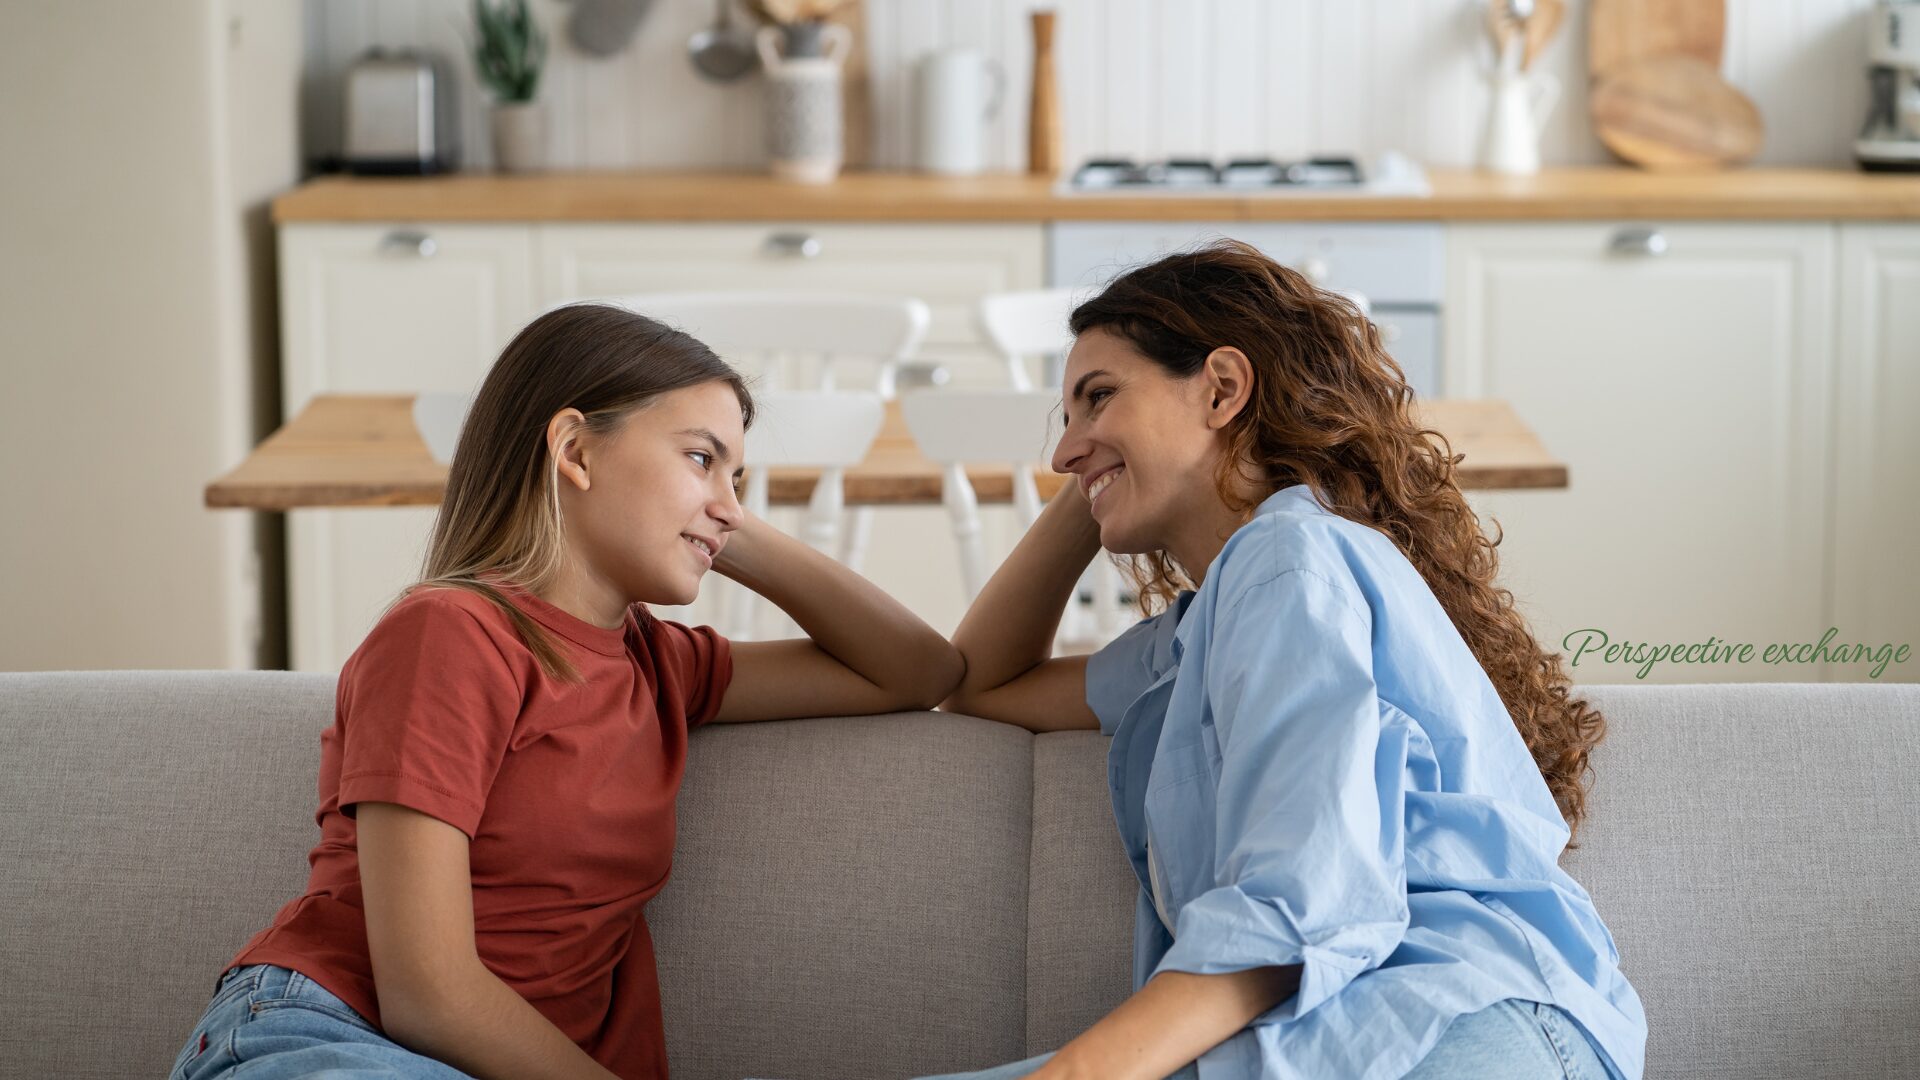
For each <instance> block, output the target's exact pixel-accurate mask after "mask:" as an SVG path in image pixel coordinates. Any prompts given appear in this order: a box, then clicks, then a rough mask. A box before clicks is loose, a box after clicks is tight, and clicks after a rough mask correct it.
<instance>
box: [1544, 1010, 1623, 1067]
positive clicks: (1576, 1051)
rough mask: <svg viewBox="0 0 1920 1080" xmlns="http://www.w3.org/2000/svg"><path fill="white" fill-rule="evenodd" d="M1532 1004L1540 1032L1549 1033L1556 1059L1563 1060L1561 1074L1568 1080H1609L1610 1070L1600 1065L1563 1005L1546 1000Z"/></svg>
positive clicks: (1584, 1036)
mask: <svg viewBox="0 0 1920 1080" xmlns="http://www.w3.org/2000/svg"><path fill="white" fill-rule="evenodd" d="M1531 1004H1532V1006H1533V1015H1534V1016H1535V1018H1537V1019H1538V1020H1539V1021H1540V1030H1541V1031H1543V1032H1545V1033H1546V1036H1547V1042H1548V1044H1549V1045H1551V1046H1552V1047H1553V1053H1554V1056H1555V1057H1557V1058H1559V1059H1560V1071H1561V1073H1562V1074H1563V1075H1564V1076H1565V1077H1566V1078H1567V1080H1606V1076H1607V1074H1606V1070H1605V1068H1604V1066H1599V1065H1598V1055H1596V1054H1595V1053H1594V1050H1593V1046H1592V1044H1591V1043H1589V1042H1588V1041H1587V1037H1586V1035H1584V1034H1582V1033H1581V1031H1580V1029H1579V1028H1578V1027H1576V1026H1575V1025H1574V1023H1573V1021H1572V1019H1570V1018H1569V1017H1568V1016H1567V1014H1566V1012H1565V1011H1563V1010H1562V1009H1560V1007H1559V1006H1556V1005H1549V1004H1547V1003H1546V1002H1543V1001H1535V1002H1532V1003H1531ZM1596 1069H1597V1070H1598V1071H1596Z"/></svg>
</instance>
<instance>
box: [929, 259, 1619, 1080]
mask: <svg viewBox="0 0 1920 1080" xmlns="http://www.w3.org/2000/svg"><path fill="white" fill-rule="evenodd" d="M1072 330H1073V332H1074V334H1075V335H1076V339H1075V343H1074V346H1073V350H1072V352H1071V354H1070V355H1069V358H1068V362H1067V369H1066V382H1065V386H1066V401H1065V412H1066V416H1065V419H1066V427H1065V432H1064V435H1063V436H1062V439H1061V442H1060V444H1059V449H1058V451H1057V452H1056V454H1055V456H1054V462H1053V464H1054V468H1055V469H1056V470H1058V471H1060V472H1064V473H1070V474H1072V476H1073V478H1074V481H1075V482H1074V483H1072V484H1069V485H1068V486H1067V487H1066V488H1065V489H1063V490H1062V491H1061V492H1060V493H1059V495H1058V496H1057V497H1055V498H1054V499H1053V500H1052V501H1051V502H1050V503H1049V504H1048V506H1047V508H1046V510H1045V511H1044V512H1043V513H1042V514H1041V516H1040V519H1039V521H1038V522H1037V523H1036V524H1035V526H1034V528H1033V529H1032V530H1031V531H1029V532H1028V534H1027V535H1026V536H1025V537H1024V538H1023V539H1022V540H1021V542H1020V544H1019V546H1018V547H1017V548H1016V550H1015V551H1014V553H1013V554H1012V556H1011V557H1010V558H1009V559H1008V560H1007V562H1006V563H1005V564H1004V565H1003V566H1002V567H1001V569H1000V571H999V572H998V573H997V574H996V575H995V576H994V577H993V579H992V580H991V581H990V582H989V583H988V585H987V587H986V589H985V590H984V591H983V592H982V593H981V595H980V597H979V599H978V600H977V601H976V602H975V604H974V606H973V609H972V610H971V611H970V612H969V613H968V614H967V617H966V619H965V620H964V621H963V622H962V624H961V626H960V628H959V630H958V631H957V632H956V634H955V637H954V643H955V644H956V645H957V646H958V647H959V649H960V651H961V653H962V654H963V655H964V656H965V658H966V662H967V671H966V675H965V678H964V679H963V680H962V682H961V685H960V686H959V688H958V689H957V690H956V691H955V693H954V696H953V697H952V698H951V699H950V700H949V701H948V702H947V703H946V706H945V707H946V708H949V709H953V710H956V711H961V712H967V713H972V714H974V715H978V716H984V717H990V718H993V719H997V720H1002V721H1006V722H1008V723H1015V724H1020V725H1022V726H1024V727H1027V728H1030V729H1032V730H1035V731H1048V730H1057V729H1062V728H1095V727H1097V728H1099V730H1101V731H1102V732H1104V733H1106V734H1109V735H1111V736H1113V744H1112V747H1111V750H1110V757H1109V778H1110V780H1111V784H1112V794H1113V804H1114V813H1115V817H1116V819H1117V821H1118V824H1119V827H1120V835H1121V839H1122V841H1123V844H1124V846H1125V850H1126V852H1127V856H1128V858H1129V859H1130V860H1131V861H1132V863H1133V868H1134V872H1135V874H1136V875H1137V876H1138V877H1139V879H1140V882H1141V891H1140V899H1139V902H1138V905H1137V913H1136V924H1135V951H1134V990H1135V993H1134V994H1133V996H1132V997H1130V998H1128V999H1127V1000H1126V1001H1125V1002H1123V1003H1122V1004H1121V1005H1120V1006H1119V1007H1118V1008H1116V1009H1115V1010H1114V1011H1113V1012H1112V1013H1110V1014H1109V1015H1107V1016H1106V1017H1104V1018H1103V1019H1101V1020H1100V1021H1099V1022H1098V1023H1097V1024H1095V1025H1094V1026H1093V1027H1092V1028H1090V1029H1089V1030H1087V1031H1086V1032H1085V1033H1083V1034H1082V1035H1080V1036H1079V1037H1077V1038H1075V1039H1073V1040H1072V1041H1071V1042H1069V1043H1067V1044H1066V1045H1065V1046H1063V1047H1061V1048H1060V1049H1059V1050H1058V1051H1057V1052H1054V1053H1051V1054H1043V1055H1041V1056H1039V1057H1037V1058H1032V1059H1029V1060H1028V1061H1024V1062H1018V1063H1014V1064H1012V1065H1008V1066H1002V1067H1000V1068H998V1069H993V1070H988V1071H987V1072H983V1073H979V1074H974V1075H976V1076H978V1077H982V1078H984V1077H995V1078H997V1077H1013V1076H1028V1075H1031V1076H1034V1077H1049V1078H1051V1077H1073V1076H1094V1077H1101V1078H1103V1080H1110V1078H1127V1077H1141V1078H1148V1077H1153V1078H1157V1077H1163V1076H1166V1075H1168V1074H1170V1073H1175V1072H1176V1070H1178V1071H1179V1074H1180V1075H1182V1076H1194V1075H1196V1074H1197V1075H1198V1077H1199V1078H1200V1080H1228V1078H1251V1077H1280V1076H1286V1077H1296V1076H1297V1077H1365V1078H1381V1080H1384V1078H1388V1077H1399V1076H1403V1075H1410V1076H1417V1077H1425V1078H1434V1077H1475V1078H1480V1080H1497V1078H1501V1077H1561V1076H1572V1077H1593V1078H1596V1080H1597V1078H1600V1077H1607V1076H1611V1077H1614V1078H1633V1077H1638V1076H1639V1075H1640V1074H1641V1071H1642V1059H1643V1054H1644V1046H1645V1040H1646V1025H1645V1018H1644V1015H1643V1013H1642V1009H1641V1005H1640V1001H1639V998H1638V996H1637V995H1636V994H1635V992H1634V990H1633V988H1632V987H1631V986H1630V985H1628V983H1627V981H1626V979H1625V978H1624V977H1623V976H1622V975H1621V973H1620V971H1619V968H1618V961H1619V956H1618V953H1617V951H1616V950H1615V948H1614V943H1613V938H1612V935H1611V934H1610V933H1609V932H1608V930H1607V928H1606V927H1605V926H1604V925H1603V924H1602V923H1601V921H1600V919H1599V917H1598V915H1597V914H1596V913H1595V911H1594V907H1593V904H1592V902H1591V900H1590V899H1589V897H1588V895H1587V893H1586V891H1585V890H1584V889H1582V888H1581V887H1580V885H1579V884H1578V883H1577V882H1575V881H1574V880H1573V879H1572V878H1571V877H1569V876H1568V875H1567V874H1566V873H1565V872H1564V871H1562V870H1561V869H1560V868H1559V866H1558V865H1557V862H1556V860H1557V858H1558V856H1559V854H1560V852H1561V850H1562V849H1563V847H1565V846H1566V844H1567V842H1568V841H1569V840H1570V839H1571V836H1572V832H1573V830H1574V829H1575V828H1577V827H1578V825H1579V823H1580V819H1581V817H1582V816H1583V814H1584V810H1585V805H1584V793H1583V790H1582V787H1581V777H1582V774H1583V773H1584V772H1585V771H1586V768H1587V757H1588V753H1589V751H1591V749H1592V748H1593V747H1594V745H1596V744H1597V743H1598V742H1599V741H1600V738H1601V736H1602V734H1603V730H1604V729H1603V722H1602V719H1601V717H1600V716H1599V715H1598V714H1596V713H1595V712H1594V711H1593V710H1591V709H1589V708H1588V707H1587V705H1586V703H1585V702H1583V701H1579V700H1574V699H1570V697H1569V694H1568V682H1569V681H1568V679H1567V677H1566V676H1565V674H1564V673H1563V671H1562V668H1561V664H1560V658H1559V656H1558V655H1556V654H1552V653H1548V652H1546V651H1545V650H1543V649H1542V648H1540V646H1539V645H1538V644H1537V643H1536V642H1535V641H1534V639H1533V636H1532V635H1531V633H1529V631H1528V629H1527V626H1526V623H1525V621H1524V620H1523V619H1522V617H1521V616H1520V614H1519V613H1518V612H1517V611H1516V610H1515V609H1514V606H1513V598H1512V595H1511V594H1510V593H1509V592H1508V591H1507V590H1505V589H1502V588H1499V587H1497V586H1496V585H1495V583H1494V577H1495V569H1496V560H1495V557H1494V550H1493V549H1494V547H1495V546H1496V545H1497V544H1498V541H1497V540H1492V541H1490V540H1488V539H1487V538H1486V537H1484V536H1483V535H1482V534H1481V532H1480V530H1479V527H1478V523H1477V520H1476V518H1475V517H1474V515H1473V513H1472V510H1471V508H1470V507H1469V506H1468V505H1467V503H1466V501H1465V500H1464V499H1463V498H1462V496H1461V494H1460V491H1459V489H1458V487H1457V486H1456V484H1455V480H1454V475H1453V466H1454V463H1455V461H1454V459H1453V458H1452V457H1451V456H1450V455H1449V454H1448V453H1446V452H1444V451H1443V450H1442V449H1441V448H1440V447H1439V446H1436V445H1434V444H1433V443H1430V442H1429V441H1428V439H1427V436H1428V434H1430V433H1429V432H1426V431H1423V430H1421V429H1420V428H1419V427H1418V425H1417V424H1416V422H1415V420H1414V417H1413V413H1412V411H1411V405H1412V400H1413V395H1412V391H1411V390H1410V389H1409V388H1408V386H1407V385H1406V382H1405V380H1404V378H1403V376H1402V373H1401V371H1400V369H1399V368H1398V366H1397V365H1395V364H1394V363H1393V361H1392V360H1391V359H1390V358H1389V357H1388V356H1387V355H1386V353H1385V351H1384V350H1383V349H1382V348H1381V345H1380V339H1379V336H1378V334H1377V332H1376V331H1375V329H1374V327H1373V326H1372V324H1371V323H1369V322H1368V321H1367V319H1366V318H1365V317H1364V316H1362V314H1361V313H1360V312H1359V311H1358V310H1357V309H1355V308H1354V307H1353V306H1352V305H1351V304H1350V303H1348V302H1347V301H1346V300H1344V299H1342V298H1341V297H1338V296H1335V295H1332V294H1329V293H1326V292H1322V291H1320V290H1317V289H1315V288H1314V287H1313V286H1312V285H1310V284H1309V283H1308V282H1307V281H1306V280H1305V279H1304V278H1302V277H1301V276H1300V275H1298V274H1296V273H1294V272H1293V271H1291V270H1288V269H1286V268H1284V267H1282V266H1280V265H1278V264H1276V263H1274V262H1273V261H1272V260H1270V259H1267V258H1265V257H1264V256H1262V255H1260V254H1259V253H1258V252H1257V251H1255V250H1254V249H1253V248H1251V247H1248V246H1246V245H1244V244H1239V243H1233V242H1222V243H1219V244H1217V245H1215V246H1212V247H1210V248H1207V249H1204V250H1200V251H1197V252H1191V253H1183V254H1178V255H1174V256H1171V257H1168V258H1165V259H1162V260H1161V261H1159V262H1156V263H1154V264H1152V265H1149V266H1146V267H1143V268H1140V269H1137V270H1134V271H1133V272H1131V273H1128V274H1126V275H1124V276H1122V277H1121V278H1119V279H1118V280H1116V281H1115V282H1114V283H1113V284H1112V285H1111V286H1109V287H1108V288H1107V290H1106V291H1105V292H1104V293H1103V294H1102V295H1100V296H1099V297H1097V298H1095V299H1093V300H1091V301H1089V302H1088V303H1086V304H1084V305H1082V306H1081V307H1080V308H1078V309H1077V310H1076V311H1075V312H1074V313H1073V317H1072ZM1101 547H1104V548H1106V549H1107V550H1108V551H1111V552H1114V553H1116V554H1123V555H1132V556H1135V563H1134V566H1135V567H1136V576H1137V578H1138V579H1139V583H1140V585H1141V595H1142V597H1143V608H1146V607H1147V606H1148V605H1149V604H1151V605H1152V606H1153V607H1163V608H1164V610H1162V611H1161V612H1160V613H1159V614H1157V615H1154V616H1153V617H1152V618H1148V619H1146V620H1144V621H1143V622H1141V623H1139V624H1138V625H1136V626H1135V627H1133V628H1132V629H1131V630H1129V631H1128V632H1127V633H1125V634H1124V635H1122V636H1121V637H1120V638H1118V639H1117V640H1115V641H1114V642H1113V643H1111V644H1110V645H1108V646H1107V647H1106V648H1104V649H1102V650H1100V651H1099V652H1098V653H1096V654H1095V655H1093V656H1091V657H1063V658H1058V659H1049V658H1048V656H1049V643H1050V641H1051V639H1052V636H1053V633H1054V628H1055V626H1056V625H1057V623H1058V620H1059V616H1060V612H1061V609H1062V607H1063V605H1064V604H1065V602H1066V600H1067V599H1068V597H1069V595H1070V593H1071V591H1072V589H1073V585H1074V581H1075V579H1076V578H1077V577H1078V576H1079V573H1080V571H1081V569H1082V568H1083V567H1084V566H1085V565H1086V563H1087V561H1088V560H1089V559H1090V558H1092V557H1093V556H1094V554H1095V553H1096V552H1097V551H1098V550H1099V549H1100V548H1101ZM1196 1059H1197V1061H1196Z"/></svg>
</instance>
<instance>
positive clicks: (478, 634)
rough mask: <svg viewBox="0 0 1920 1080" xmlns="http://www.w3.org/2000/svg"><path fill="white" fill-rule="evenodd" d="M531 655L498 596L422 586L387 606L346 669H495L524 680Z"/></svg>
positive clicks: (467, 671)
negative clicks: (368, 665) (370, 662)
mask: <svg viewBox="0 0 1920 1080" xmlns="http://www.w3.org/2000/svg"><path fill="white" fill-rule="evenodd" d="M531 657H532V653H531V651H530V650H529V649H528V648H527V647H526V645H525V643H524V642H522V641H521V640H520V636H519V634H518V633H516V632H515V631H514V628H513V623H512V620H511V619H510V618H509V617H508V615H507V613H506V612H504V611H501V610H500V607H499V605H497V604H495V603H494V602H493V601H492V600H489V599H488V598H486V597H485V596H482V595H480V594H478V593H476V592H473V591H471V590H468V589H460V588H452V587H447V586H422V587H418V588H414V589H411V590H409V591H408V592H407V593H406V594H405V595H403V596H401V597H400V598H399V599H398V600H396V601H394V603H393V604H392V605H391V606H390V607H388V608H387V610H386V612H385V613H383V614H382V615H381V616H380V618H379V620H378V621H377V622H375V624H374V626H373V629H372V630H370V631H368V633H367V636H366V638H365V640H363V641H362V642H361V643H360V647H359V648H358V649H356V650H355V651H354V654H353V656H351V657H349V658H348V661H347V666H345V667H343V668H342V669H341V673H342V675H343V676H344V675H346V674H348V673H349V670H350V668H352V667H354V666H364V665H365V664H366V663H367V662H368V660H376V661H378V662H379V663H380V664H381V666H390V665H394V664H405V665H414V666H422V667H428V666H431V667H435V668H438V669H440V670H442V671H445V672H448V673H452V672H455V671H457V672H459V673H461V674H465V675H473V674H477V673H481V672H484V671H489V670H493V671H499V672H502V673H507V674H508V675H509V676H510V677H511V678H512V679H513V680H514V681H515V682H518V681H520V678H521V673H522V669H523V668H525V667H526V661H528V660H530V659H531ZM356 661H359V664H358V665H356V663H355V662H356Z"/></svg>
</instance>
